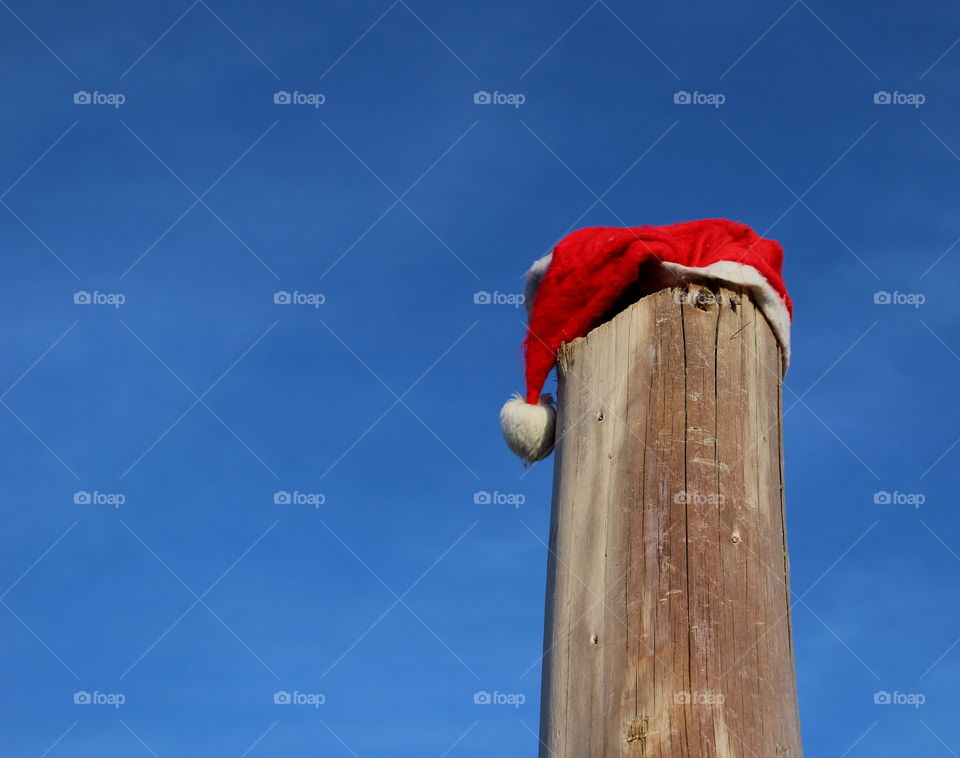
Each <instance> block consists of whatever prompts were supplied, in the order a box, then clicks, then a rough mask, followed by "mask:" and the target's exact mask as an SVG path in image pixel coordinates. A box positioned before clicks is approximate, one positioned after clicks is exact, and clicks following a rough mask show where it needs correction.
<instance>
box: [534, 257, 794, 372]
mask: <svg viewBox="0 0 960 758" xmlns="http://www.w3.org/2000/svg"><path fill="white" fill-rule="evenodd" d="M552 260H553V254H552V253H550V254H547V255H545V256H544V257H543V258H540V259H539V260H537V261H535V262H534V264H533V265H532V266H531V267H530V270H529V271H527V283H526V288H525V296H526V297H525V302H526V304H527V311H528V312H529V310H530V308H531V306H532V305H533V297H534V295H535V294H536V293H537V288H538V287H539V286H540V282H541V281H542V280H543V277H544V274H546V273H547V269H548V268H549V267H550V262H551V261H552ZM660 265H661V267H662V268H663V269H665V270H666V271H668V272H670V273H672V274H673V275H674V276H677V277H679V278H680V279H682V280H683V281H690V280H697V279H699V280H704V279H716V280H719V281H723V282H728V283H730V284H739V285H741V286H743V287H746V288H747V290H748V291H749V292H750V296H751V297H752V298H753V301H754V303H755V304H756V306H757V307H758V308H759V309H760V312H761V313H763V315H764V316H765V317H766V319H767V321H769V322H770V328H771V329H773V333H774V335H775V336H776V338H777V341H778V342H779V343H780V347H781V348H783V368H784V370H786V368H787V366H788V365H789V364H790V312H789V311H788V310H787V304H786V303H785V302H784V301H783V298H781V297H780V295H779V294H778V293H777V291H776V290H775V289H774V288H773V287H772V286H771V285H770V282H768V281H767V280H766V278H765V277H764V276H763V274H761V273H760V272H759V271H757V269H755V268H754V267H753V266H748V265H746V264H743V263H737V262H735V261H719V262H717V263H711V264H710V265H709V266H702V267H697V268H693V267H690V266H681V265H680V264H679V263H668V262H667V261H661V262H660ZM664 286H670V284H669V283H667V282H665V283H664Z"/></svg>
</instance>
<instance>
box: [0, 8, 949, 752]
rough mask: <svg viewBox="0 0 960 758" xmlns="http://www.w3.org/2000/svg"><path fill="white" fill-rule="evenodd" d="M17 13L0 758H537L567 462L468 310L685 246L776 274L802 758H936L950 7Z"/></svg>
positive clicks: (514, 343) (940, 721)
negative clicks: (785, 354)
mask: <svg viewBox="0 0 960 758" xmlns="http://www.w3.org/2000/svg"><path fill="white" fill-rule="evenodd" d="M2 6H3V7H2V8H0V49H2V51H3V53H2V54H0V65H2V67H3V75H4V76H3V80H4V88H3V95H2V99H3V106H4V120H3V136H4V138H3V143H2V145H3V147H2V150H0V194H2V205H0V234H2V239H3V241H4V244H3V249H4V254H3V266H4V276H3V277H2V278H0V292H2V297H0V309H2V320H3V323H4V324H5V325H6V328H5V329H4V330H3V332H2V336H0V339H2V350H3V355H4V356H5V360H4V362H3V369H2V372H3V373H2V377H0V383H2V385H3V386H2V388H0V394H2V405H3V407H2V408H0V420H2V422H0V435H2V444H3V455H2V461H3V463H2V467H3V477H2V487H3V497H2V508H3V524H4V529H3V530H2V534H3V545H2V549H0V576H2V577H3V578H2V580H0V584H2V585H3V587H2V588H0V589H4V588H6V589H5V591H4V592H3V595H2V601H3V607H2V608H0V637H2V640H3V649H4V653H5V655H4V656H3V664H2V666H3V668H2V672H3V679H4V681H5V683H6V684H5V690H6V691H5V693H4V695H3V696H2V698H0V702H2V708H3V712H4V719H3V720H4V722H5V724H6V729H5V730H3V733H2V735H0V745H2V752H3V753H4V754H5V755H11V756H14V755H16V756H39V755H50V756H98V757H100V758H103V757H106V756H121V755H122V756H136V755H143V756H149V755H154V756H159V757H160V758H165V757H166V756H192V755H197V756H201V755H203V756H206V755H222V756H238V757H239V756H244V755H250V756H257V755H281V754H282V755H288V756H306V755H317V754H322V755H329V756H349V755H356V756H373V755H385V756H394V755H395V756H412V755H417V756H424V755H425V756H437V758H440V756H443V755H449V756H451V757H453V756H463V757H464V758H466V757H467V756H488V755H494V754H495V755H503V756H529V755H533V754H534V752H535V750H536V746H537V745H536V738H535V735H534V733H533V732H535V731H536V729H537V723H538V706H539V666H538V660H539V656H540V652H541V643H542V614H543V588H544V579H545V569H546V550H545V548H544V546H543V544H542V542H541V540H542V539H544V538H545V536H546V533H547V527H548V507H549V497H550V487H551V474H552V463H551V461H550V460H548V461H547V462H546V463H543V464H540V465H537V466H535V467H533V468H532V469H530V470H529V471H527V470H525V469H524V468H523V467H522V466H521V465H520V463H519V462H518V461H517V460H516V459H515V458H514V457H513V456H512V455H511V454H510V453H509V451H507V449H506V448H505V446H504V445H503V444H502V442H501V440H500V436H499V429H498V425H497V421H496V416H497V411H498V409H499V406H500V404H501V403H502V402H503V400H504V399H505V397H506V396H507V395H508V394H509V393H510V392H512V391H514V390H517V389H520V387H521V370H520V368H521V367H520V356H519V349H518V345H519V342H520V339H521V338H522V334H523V315H522V312H521V311H520V310H518V309H516V308H515V307H513V306H511V305H496V304H490V305H478V304H475V302H474V295H475V293H477V292H484V291H485V292H498V293H504V294H508V295H509V294H512V293H517V292H519V291H520V290H521V287H522V282H521V278H520V277H521V275H522V273H523V271H524V270H525V268H526V266H527V265H528V264H529V262H530V261H531V260H533V259H534V258H536V257H539V256H540V255H542V254H543V253H544V252H545V251H546V250H547V249H549V247H550V246H551V245H552V244H553V243H554V242H555V241H556V240H557V239H558V238H559V237H561V236H562V235H563V234H564V233H565V232H567V231H568V230H569V229H571V228H573V227H579V226H588V225H622V224H628V225H639V224H644V223H652V224H662V223H672V222H676V221H682V220H689V219H696V218H703V217H727V218H731V219H734V220H738V221H742V222H744V223H748V224H750V225H751V226H753V227H754V228H755V229H757V230H758V231H759V232H761V233H764V234H766V235H767V236H770V237H773V238H775V239H778V240H779V241H780V242H781V243H782V244H783V246H784V248H785V251H786V268H785V276H786V280H787V284H788V286H789V288H790V291H791V294H792V296H793V299H794V302H795V307H796V319H795V322H794V332H793V341H794V342H793V345H794V347H793V349H794V358H793V365H792V368H791V371H790V374H789V376H788V377H787V383H786V388H785V390H784V405H785V409H786V411H787V415H786V420H785V449H786V472H787V487H788V489H787V497H788V509H789V522H788V526H789V537H790V546H791V560H792V570H793V584H794V590H795V592H796V597H800V598H802V599H801V600H799V601H798V602H797V604H796V607H795V608H794V629H795V644H796V660H797V672H798V681H799V694H800V706H801V722H802V727H803V735H804V742H805V749H806V752H807V754H808V755H817V756H837V757H838V758H839V757H840V756H851V758H855V757H856V756H870V755H875V754H878V753H882V754H885V755H899V754H902V753H903V751H905V750H912V751H916V752H919V753H921V754H923V755H929V756H937V755H943V756H948V755H951V754H953V755H956V754H957V752H960V724H958V722H957V721H956V718H955V714H956V703H957V696H956V685H955V681H956V679H957V678H958V675H960V645H958V646H956V647H955V645H956V642H957V639H958V637H960V623H958V616H957V613H956V612H955V611H954V608H955V607H956V599H957V590H956V587H957V584H958V582H957V579H958V577H960V557H958V556H960V518H958V516H957V515H956V509H955V507H954V505H955V499H956V481H957V479H956V475H955V472H956V470H957V464H958V461H960V445H957V446H956V447H954V445H956V443H957V435H958V431H957V428H958V426H960V423H958V422H960V413H958V411H957V406H956V403H955V402H954V395H955V393H954V388H955V386H956V382H957V377H958V375H960V324H958V317H957V315H956V314H957V308H956V306H955V299H956V294H955V292H954V289H955V287H954V282H955V281H956V280H957V276H958V273H960V252H958V251H957V250H956V248H955V245H957V242H958V237H960V223H958V215H957V211H956V202H957V201H956V198H957V191H958V189H960V123H958V120H957V118H956V116H957V102H958V100H957V97H958V92H957V89H958V85H957V82H958V81H960V76H958V74H960V47H958V48H954V47H953V46H954V45H955V44H956V41H957V39H958V37H960V7H958V6H957V5H956V4H955V3H948V2H928V3H924V4H921V5H919V6H918V5H917V4H915V3H906V2H895V3H886V4H882V5H878V4H876V3H868V2H865V1H864V0H856V1H854V2H849V3H845V4H842V5H840V6H838V5H836V4H834V5H831V4H827V3H823V2H813V0H810V2H806V1H805V0H797V2H794V3H793V4H790V3H789V2H788V0H785V1H784V2H778V3H774V4H770V3H761V2H746V3H739V4H737V5H736V7H727V6H718V5H717V4H715V3H707V2H691V3H687V4H683V5H682V6H678V5H677V4H674V3H660V4H644V7H638V4H630V3H626V2H623V1H622V0H599V1H598V2H594V3H593V4H592V5H591V4H590V0H583V1H582V2H581V1H579V0H578V1H576V2H573V1H571V2H542V1H540V0H533V1H532V2H526V3H523V4H517V3H510V2H486V3H470V2H460V3H439V2H426V1H424V0H398V1H397V2H392V3H391V0H383V2H357V1H355V0H351V2H336V3H333V2H326V3H317V4H312V3H306V2H271V3H267V2H261V3H242V4H241V3H233V4H231V3H225V2H219V1H216V2H215V0H209V2H206V0H199V1H198V2H195V3H193V4H192V5H190V3H189V0H184V2H177V3H170V2H156V3H138V4H129V3H119V2H92V3H83V4H77V3H66V2H46V1H45V0H41V1H40V2H33V3H26V2H23V1H22V0H9V4H8V3H7V2H4V3H2ZM282 92H287V93H291V100H298V101H300V102H289V103H285V102H282V101H283V100H284V96H282V95H281V96H280V97H279V99H280V100H281V102H279V103H275V102H274V100H275V95H276V93H282ZM477 92H490V93H494V92H496V93H500V94H502V95H521V96H522V100H523V102H522V104H518V103H517V101H518V100H520V99H521V98H518V97H513V98H512V100H513V102H512V104H511V103H502V104H499V103H490V104H482V103H481V104H477V103H475V102H474V95H475V93H477ZM677 92H689V93H698V94H699V95H722V99H723V102H722V104H719V106H718V107H715V106H716V102H717V100H718V98H716V97H714V98H713V101H714V105H711V104H695V103H691V104H682V103H681V104H677V103H675V102H674V99H675V93H677ZM78 93H80V94H78ZM82 93H89V100H90V101H91V102H84V100H85V99H86V98H87V96H86V95H84V94H82ZM292 93H297V96H296V97H294V96H293V94H292ZM877 93H889V100H890V102H884V100H886V99H887V98H886V97H885V96H884V95H882V94H881V95H880V96H879V97H877V96H876V95H877ZM500 99H504V98H500ZM506 99H509V98H506ZM698 99H701V100H702V99H704V98H702V97H701V98H698ZM75 100H79V101H80V102H75ZM121 100H122V102H121ZM875 100H880V102H879V103H878V102H875ZM277 292H289V293H298V297H297V298H296V299H297V300H299V301H300V302H291V303H283V302H281V303H275V302H274V298H275V293H277ZM878 292H888V293H897V294H896V296H895V297H892V298H891V299H892V300H893V301H894V302H891V303H882V302H881V303H879V304H878V303H876V302H875V299H876V297H875V296H876V293H878ZM76 293H89V294H90V299H91V300H92V301H95V302H89V303H83V302H81V303H75V302H74V300H75V297H76ZM82 299H83V297H82V296H81V300H82ZM121 300H122V302H120V301H121ZM479 491H490V492H493V491H497V492H500V493H509V494H512V495H514V496H517V495H519V496H520V497H519V498H518V497H514V498H513V499H514V500H515V501H516V500H522V501H523V502H522V503H519V505H518V504H516V503H489V504H482V503H481V504H478V503H475V502H474V494H475V493H476V492H479ZM883 491H888V492H897V493H900V494H901V495H904V496H905V497H898V498H892V499H893V500H894V502H890V503H875V502H874V501H875V493H877V492H883ZM277 492H291V493H292V492H296V493H300V494H301V495H305V497H292V498H291V500H292V502H289V503H286V502H279V503H277V502H274V500H275V497H274V496H275V493H277ZM76 493H96V494H95V495H91V496H90V498H89V499H90V502H83V501H84V500H85V498H84V496H82V495H81V496H79V497H75V496H76ZM311 495H312V496H313V497H309V496H311ZM918 496H920V497H918ZM911 498H912V501H918V500H922V501H923V502H922V503H921V504H919V506H917V505H915V504H912V503H910V502H905V501H906V500H910V499H911ZM75 499H76V500H80V501H81V502H75ZM280 499H281V500H282V499H283V498H280ZM121 500H122V502H120V501H121ZM310 501H312V502H310ZM478 690H488V691H499V692H504V693H516V694H522V695H523V696H524V698H525V702H524V703H523V704H522V705H520V706H519V707H516V708H514V707H511V706H495V705H490V706H477V705H474V703H473V693H474V692H476V691H478ZM81 691H82V692H89V693H98V695H97V696H96V697H97V698H98V699H101V700H102V699H104V698H106V699H110V697H111V696H116V695H121V696H122V698H123V700H124V702H123V703H122V704H120V705H119V707H112V706H111V705H110V704H107V703H103V704H96V703H90V704H75V703H74V693H77V692H81ZM878 691H889V692H894V691H896V692H900V693H907V694H921V695H923V699H924V700H925V702H924V703H923V705H922V706H920V707H911V706H906V705H899V706H898V705H888V706H884V705H876V704H874V693H876V692H878ZM275 692H291V693H293V692H297V693H301V694H305V695H308V696H309V695H322V696H323V699H324V702H323V704H322V705H320V706H319V707H312V706H311V705H310V703H309V702H302V703H299V704H297V703H291V704H285V705H284V704H281V705H277V704H275V703H274V693H275ZM93 697H94V696H93V695H91V698H93ZM113 699H114V700H117V698H116V697H113ZM306 699H307V700H309V698H306ZM313 699H314V700H317V698H313ZM531 730H533V732H531ZM45 751H46V752H45Z"/></svg>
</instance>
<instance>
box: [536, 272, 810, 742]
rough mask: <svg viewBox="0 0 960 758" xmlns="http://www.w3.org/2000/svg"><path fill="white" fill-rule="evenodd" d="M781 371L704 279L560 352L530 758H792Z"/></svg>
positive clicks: (754, 326)
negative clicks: (536, 716)
mask: <svg viewBox="0 0 960 758" xmlns="http://www.w3.org/2000/svg"><path fill="white" fill-rule="evenodd" d="M780 362H781V355H780V349H779V346H778V344H777V342H776V339H775V338H774V336H773V333H772V331H771V330H770V327H769V325H768V324H767V322H766V320H765V319H764V317H763V315H762V314H761V313H760V312H759V311H758V310H756V308H755V307H754V306H753V303H752V302H751V301H750V299H749V297H748V296H746V295H745V294H744V293H743V292H741V291H739V290H737V289H736V288H730V289H728V288H726V287H722V288H716V289H714V290H710V289H704V288H703V287H700V286H697V285H689V286H688V287H685V288H676V289H673V290H664V291H661V292H658V293H656V294H654V295H651V296H649V297H645V298H643V299H642V300H640V301H638V302H637V303H635V304H634V305H632V306H630V307H629V308H627V309H626V310H625V311H623V312H622V313H620V314H618V315H617V316H616V317H615V318H614V319H613V320H612V321H609V322H607V323H605V324H603V325H601V326H599V327H597V328H596V329H594V330H593V331H591V332H590V333H589V334H588V335H587V336H586V337H584V338H582V339H578V340H575V341H573V342H571V343H569V344H566V345H564V347H563V348H562V349H561V351H560V355H559V367H560V370H559V374H560V393H559V398H560V403H559V407H558V425H557V435H558V441H557V448H556V462H555V473H554V501H553V513H552V517H551V528H550V540H549V546H550V554H549V566H548V586H547V613H546V633H545V640H544V649H545V656H544V669H543V698H542V713H541V725H540V731H541V734H540V737H541V742H542V745H541V750H540V755H541V758H619V757H621V756H624V757H625V756H644V757H653V756H656V757H657V758H677V757H679V756H684V757H687V756H689V757H690V758H712V757H714V756H716V757H717V758H734V757H736V758H784V757H785V756H787V757H789V758H800V755H801V745H800V733H799V723H798V716H797V702H796V682H795V675H794V669H793V648H792V638H791V631H790V605H789V601H790V595H789V589H788V587H789V567H788V562H787V553H786V535H785V530H784V494H783V493H784V490H783V466H782V448H781V429H780V422H781V413H782V408H781V397H780V392H781V386H780V384H781V379H782V376H781V363H780Z"/></svg>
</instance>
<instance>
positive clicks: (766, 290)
mask: <svg viewBox="0 0 960 758" xmlns="http://www.w3.org/2000/svg"><path fill="white" fill-rule="evenodd" d="M782 265H783V249H782V248H781V247H780V245H779V243H777V242H775V241H773V240H768V239H764V238H763V237H760V236H759V235H757V234H756V232H754V231H753V230H752V229H751V228H750V227H748V226H744V225H743V224H737V223H735V222H733V221H726V220H723V219H706V220H703V221H690V222H688V223H684V224H673V225H671V226H640V227H634V228H629V229H621V228H615V227H591V228H588V229H580V230H578V231H576V232H573V233H572V234H569V235H568V236H567V237H565V238H564V239H563V240H561V241H560V242H559V243H558V244H557V245H556V247H554V249H553V252H552V253H550V254H548V255H546V256H544V257H543V258H541V259H540V260H538V261H537V262H536V263H534V264H533V266H531V268H530V270H529V271H528V272H527V280H526V303H527V308H528V310H529V316H530V318H529V324H528V330H527V336H526V339H525V340H524V342H523V352H524V357H525V361H526V383H527V391H526V397H524V396H521V395H519V394H518V395H514V397H513V398H511V399H510V400H508V401H507V403H506V405H504V406H503V409H502V410H501V411H500V426H501V428H502V430H503V437H504V439H505V440H506V442H507V445H508V446H509V447H510V449H511V450H512V451H513V452H514V453H516V454H517V455H519V456H520V457H521V458H524V459H525V460H527V461H531V462H532V461H539V460H541V459H543V458H546V457H547V456H548V455H549V454H550V452H551V450H553V441H554V430H555V423H556V413H555V411H554V407H553V401H552V398H551V397H550V396H549V395H541V391H542V390H543V385H544V383H545V382H546V380H547V376H548V375H549V374H550V370H551V369H552V368H553V364H554V362H555V360H556V355H557V351H558V350H559V349H560V346H561V345H562V344H563V343H565V342H569V341H570V340H573V339H576V338H577V337H583V336H584V335H585V334H586V333H587V332H588V331H590V329H592V328H593V327H594V326H596V325H597V324H598V323H600V322H601V321H602V320H603V319H604V317H606V316H609V314H611V313H615V312H616V310H617V309H618V307H620V306H622V305H624V304H628V303H629V302H630V301H631V299H636V298H637V297H639V296H641V295H644V294H649V293H651V292H655V291H657V290H659V289H665V288H669V287H672V286H675V285H677V284H679V283H681V282H688V281H702V280H715V281H719V282H726V283H729V284H736V285H740V286H742V287H744V288H745V289H746V290H747V291H748V292H749V293H750V296H751V297H752V298H753V301H754V303H755V304H756V306H757V307H758V308H759V309H760V310H761V312H762V313H763V314H764V316H765V317H766V319H767V321H769V322H770V326H771V328H772V329H773V333H774V334H775V335H776V338H777V340H778V341H779V343H780V345H781V347H782V349H783V356H784V366H785V367H786V363H787V361H788V359H789V355H790V320H791V318H792V315H793V305H792V304H791V302H790V296H789V295H788V294H787V289H786V287H785V286H784V283H783V277H782V274H781V268H782Z"/></svg>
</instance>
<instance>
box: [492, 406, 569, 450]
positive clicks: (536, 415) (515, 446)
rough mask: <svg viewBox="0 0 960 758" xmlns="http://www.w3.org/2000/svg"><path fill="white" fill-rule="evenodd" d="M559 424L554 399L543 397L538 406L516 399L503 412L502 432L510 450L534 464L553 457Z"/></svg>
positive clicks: (501, 411) (501, 415)
mask: <svg viewBox="0 0 960 758" xmlns="http://www.w3.org/2000/svg"><path fill="white" fill-rule="evenodd" d="M556 423H557V412H556V411H555V410H554V408H553V399H552V398H551V397H550V395H541V396H540V402H539V403H537V404H536V405H530V404H529V403H528V402H527V401H526V400H524V399H523V397H521V396H520V395H514V396H513V397H511V398H510V399H509V400H508V401H507V402H506V403H505V404H504V406H503V408H502V409H501V410H500V429H501V431H502V432H503V438H504V439H505V440H506V442H507V447H509V448H510V449H511V450H512V451H513V452H514V453H516V454H517V455H519V456H520V457H521V458H523V459H524V460H526V461H530V462H531V463H534V462H536V461H539V460H543V459H544V458H546V457H547V456H548V455H550V452H551V451H552V450H553V439H554V435H555V433H556Z"/></svg>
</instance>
